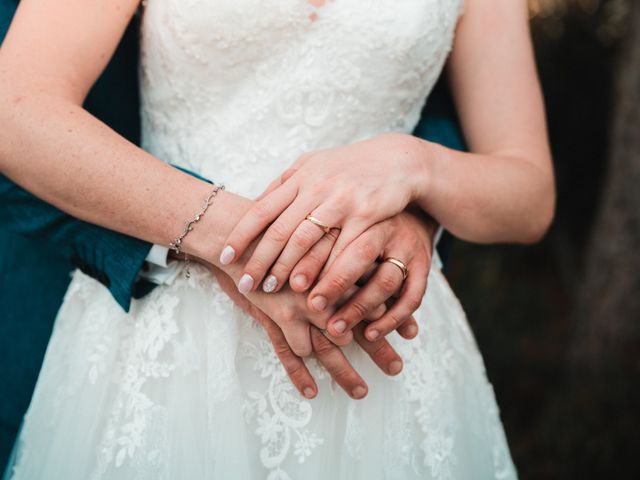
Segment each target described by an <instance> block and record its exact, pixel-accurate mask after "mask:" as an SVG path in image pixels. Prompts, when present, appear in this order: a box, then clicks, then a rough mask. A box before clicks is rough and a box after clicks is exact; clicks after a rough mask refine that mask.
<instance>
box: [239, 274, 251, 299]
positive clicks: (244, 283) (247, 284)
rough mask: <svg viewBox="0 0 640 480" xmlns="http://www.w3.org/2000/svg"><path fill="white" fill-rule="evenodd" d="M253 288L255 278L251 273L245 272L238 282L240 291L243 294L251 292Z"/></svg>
mask: <svg viewBox="0 0 640 480" xmlns="http://www.w3.org/2000/svg"><path fill="white" fill-rule="evenodd" d="M252 288H253V278H251V275H249V274H247V273H245V274H244V275H242V278H241V279H240V281H239V282H238V291H239V292H240V293H242V294H245V293H249V292H250V291H251V289H252Z"/></svg>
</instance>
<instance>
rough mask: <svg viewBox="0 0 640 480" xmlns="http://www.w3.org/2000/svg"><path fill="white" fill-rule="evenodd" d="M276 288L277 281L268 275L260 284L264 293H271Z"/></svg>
mask: <svg viewBox="0 0 640 480" xmlns="http://www.w3.org/2000/svg"><path fill="white" fill-rule="evenodd" d="M277 286H278V279H277V278H276V277H275V276H274V275H269V276H268V277H267V278H265V280H264V282H262V290H264V291H265V292H266V293H271V292H273V291H274V290H275V289H276V287H277Z"/></svg>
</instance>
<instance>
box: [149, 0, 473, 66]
mask: <svg viewBox="0 0 640 480" xmlns="http://www.w3.org/2000/svg"><path fill="white" fill-rule="evenodd" d="M462 1H463V0H147V6H146V9H145V13H144V17H143V42H144V43H146V44H147V46H146V47H147V48H151V49H155V48H160V49H162V50H164V54H165V55H164V56H165V57H166V58H165V61H169V62H172V61H175V60H179V62H180V63H181V64H184V65H186V64H188V63H193V64H194V65H201V66H206V65H211V64H213V65H215V66H217V67H223V68H232V67H234V66H235V67H237V66H240V65H243V64H245V65H247V64H251V65H256V64H257V63H264V62H266V61H269V60H270V59H276V58H277V59H279V61H283V60H284V61H292V62H300V61H308V62H310V63H313V62H314V60H316V59H319V58H323V59H325V60H326V59H328V58H331V57H340V58H341V59H342V60H347V61H350V62H356V61H357V62H365V63H367V64H369V65H370V66H371V67H372V68H379V67H381V66H382V65H381V64H386V66H387V68H388V67H390V66H391V65H389V63H388V62H401V63H404V64H405V66H408V65H407V62H411V61H419V60H422V61H426V60H428V59H429V57H430V56H433V55H438V54H439V53H441V52H442V51H443V50H445V51H448V48H449V47H450V41H451V39H452V34H453V30H454V28H455V24H456V22H457V18H458V12H459V8H460V4H461V2H462ZM154 47H155V48H154ZM185 62H186V63H185ZM310 68H312V67H311V65H310Z"/></svg>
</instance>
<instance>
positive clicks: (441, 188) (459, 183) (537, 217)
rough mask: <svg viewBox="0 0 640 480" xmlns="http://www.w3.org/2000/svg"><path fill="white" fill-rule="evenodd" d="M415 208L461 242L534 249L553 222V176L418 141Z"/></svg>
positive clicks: (508, 158) (522, 160) (510, 157)
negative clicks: (520, 245) (514, 244)
mask: <svg viewBox="0 0 640 480" xmlns="http://www.w3.org/2000/svg"><path fill="white" fill-rule="evenodd" d="M419 142H420V145H421V146H420V147H418V148H419V149H421V150H422V153H421V154H420V157H421V162H420V166H419V168H418V169H417V171H418V173H417V175H416V177H415V178H417V179H418V182H417V185H418V186H417V187H416V190H417V191H416V203H417V204H418V205H420V206H421V207H422V208H423V209H424V210H425V211H426V212H427V213H429V214H430V215H431V216H433V217H434V218H435V219H436V220H437V221H438V222H439V223H440V224H441V225H442V226H443V227H444V228H445V229H447V230H449V231H450V232H451V233H453V234H454V235H455V236H457V237H458V238H461V239H463V240H467V241H470V242H477V243H495V242H517V243H534V242H536V241H538V240H540V238H541V237H542V236H543V235H544V233H545V232H546V230H547V229H548V227H549V224H550V222H551V220H552V218H553V213H554V208H555V189H554V184H553V182H554V180H553V173H552V172H551V171H545V170H544V169H542V168H540V167H539V166H536V165H535V164H534V163H533V162H529V161H528V160H526V157H524V156H521V155H518V154H517V153H514V154H507V153H505V154H492V155H481V154H472V153H464V152H458V151H454V150H450V149H447V148H445V147H442V146H440V145H436V144H433V143H429V142H424V141H422V140H419Z"/></svg>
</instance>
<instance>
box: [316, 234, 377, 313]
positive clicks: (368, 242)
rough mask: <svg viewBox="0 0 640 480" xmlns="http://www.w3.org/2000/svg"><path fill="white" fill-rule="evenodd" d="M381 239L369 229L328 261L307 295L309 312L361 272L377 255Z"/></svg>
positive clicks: (338, 293)
mask: <svg viewBox="0 0 640 480" xmlns="http://www.w3.org/2000/svg"><path fill="white" fill-rule="evenodd" d="M383 248H384V239H383V238H382V236H381V235H376V232H375V230H374V229H373V228H372V229H370V230H368V231H367V232H365V233H363V234H362V235H360V236H359V237H358V238H356V239H355V240H354V241H353V242H352V243H351V244H350V245H349V246H348V247H347V248H346V249H345V250H344V251H343V252H342V253H341V254H340V255H339V256H338V257H337V258H336V260H335V261H334V262H333V263H332V264H331V266H330V267H329V269H328V270H327V272H326V273H325V275H324V276H323V277H322V278H321V279H320V280H319V281H318V284H317V285H316V286H315V287H314V288H313V290H312V291H311V293H310V294H309V297H308V306H309V308H310V309H311V310H312V311H316V312H319V311H323V310H324V309H325V308H327V307H328V306H330V305H333V304H335V302H336V301H337V300H338V299H340V298H341V297H342V296H343V295H344V294H345V293H346V292H347V290H348V289H349V288H351V287H352V286H353V285H355V283H356V282H357V281H358V280H359V279H360V278H361V277H362V276H363V275H365V274H366V273H367V272H368V271H369V269H370V267H371V265H372V264H373V263H374V262H375V261H376V259H377V258H378V257H379V256H380V254H381V253H382V251H383Z"/></svg>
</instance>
